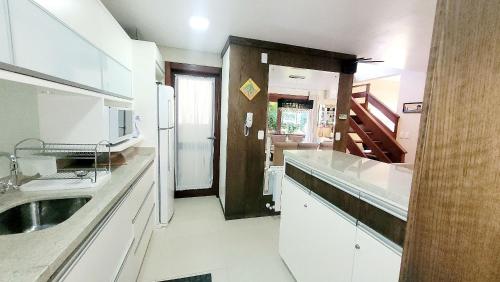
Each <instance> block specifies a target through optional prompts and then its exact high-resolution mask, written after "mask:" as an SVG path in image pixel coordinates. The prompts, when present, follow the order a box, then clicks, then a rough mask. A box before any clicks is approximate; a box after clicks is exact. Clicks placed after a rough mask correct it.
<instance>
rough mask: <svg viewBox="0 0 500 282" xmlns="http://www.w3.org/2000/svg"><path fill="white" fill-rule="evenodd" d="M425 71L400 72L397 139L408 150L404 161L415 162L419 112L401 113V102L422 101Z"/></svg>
mask: <svg viewBox="0 0 500 282" xmlns="http://www.w3.org/2000/svg"><path fill="white" fill-rule="evenodd" d="M425 79H426V73H425V72H414V71H404V72H403V73H402V74H401V80H400V91H399V101H398V114H399V115H400V119H399V128H398V138H397V139H398V141H399V142H400V143H401V145H403V147H404V148H405V149H406V150H407V151H408V153H407V154H406V157H405V162H407V163H414V162H415V152H416V150H417V141H418V131H419V127H420V114H416V113H411V114H405V113H403V103H411V102H422V100H423V97H424V89H425Z"/></svg>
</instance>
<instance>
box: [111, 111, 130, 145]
mask: <svg viewBox="0 0 500 282" xmlns="http://www.w3.org/2000/svg"><path fill="white" fill-rule="evenodd" d="M105 112H107V113H105V115H106V114H107V117H108V124H109V130H108V138H107V140H109V142H110V143H111V144H113V145H115V144H118V143H121V142H124V141H127V140H128V139H130V138H132V136H133V134H134V112H133V111H132V110H131V109H127V108H115V107H105Z"/></svg>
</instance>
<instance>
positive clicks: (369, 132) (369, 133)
mask: <svg viewBox="0 0 500 282" xmlns="http://www.w3.org/2000/svg"><path fill="white" fill-rule="evenodd" d="M347 133H356V132H355V131H354V130H351V129H349V131H347ZM365 133H366V134H368V135H372V134H373V132H371V131H365ZM378 142H381V141H378Z"/></svg>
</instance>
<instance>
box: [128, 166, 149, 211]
mask: <svg viewBox="0 0 500 282" xmlns="http://www.w3.org/2000/svg"><path fill="white" fill-rule="evenodd" d="M153 184H154V169H153V166H150V167H149V168H148V169H147V170H146V171H145V172H144V174H143V175H142V177H141V178H140V179H139V180H138V181H137V182H136V183H135V184H134V187H132V191H131V192H130V197H129V200H128V202H129V203H127V205H128V207H129V209H130V219H131V220H133V219H134V217H136V215H137V213H138V211H139V210H140V208H141V205H142V204H143V202H144V199H145V198H146V195H147V194H148V193H151V189H152V186H153Z"/></svg>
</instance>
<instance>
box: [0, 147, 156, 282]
mask: <svg viewBox="0 0 500 282" xmlns="http://www.w3.org/2000/svg"><path fill="white" fill-rule="evenodd" d="M128 152H130V155H129V156H128V157H127V156H126V159H127V164H125V165H123V166H120V167H119V168H117V169H115V170H113V172H112V173H111V177H110V179H109V181H107V182H106V183H104V184H102V185H101V186H98V187H95V188H89V189H79V190H73V191H69V190H65V191H64V190H63V191H55V192H54V191H51V192H49V191H39V192H21V191H16V192H8V193H6V194H3V195H0V212H2V211H5V210H7V209H9V208H11V207H14V206H17V205H20V204H23V203H27V202H31V201H37V200H42V199H53V198H65V197H76V196H84V195H90V196H92V199H91V200H90V201H89V202H88V203H87V204H85V205H84V206H83V207H82V208H81V209H79V210H78V211H77V212H76V213H75V214H74V215H73V216H71V217H70V218H69V219H67V220H66V221H64V222H62V223H60V224H58V225H56V226H53V227H50V228H47V229H43V230H39V231H35V232H32V233H26V234H23V233H21V234H12V235H0V281H16V282H17V281H47V280H48V279H49V278H50V276H51V275H52V274H53V273H54V272H55V271H56V270H57V269H58V268H59V267H60V266H61V265H62V264H63V263H64V262H65V261H66V259H68V258H69V257H70V256H71V254H72V252H73V251H74V250H75V249H76V248H77V247H78V246H79V245H80V244H81V243H82V242H83V241H84V240H85V238H86V237H87V236H88V235H89V234H90V232H91V231H92V230H93V229H94V228H95V227H96V226H97V224H98V223H99V221H100V220H101V219H102V218H104V216H105V215H106V214H107V213H108V211H109V210H111V208H112V207H113V205H114V204H115V203H116V202H117V201H119V200H120V199H121V197H122V196H123V195H124V194H125V193H126V191H127V189H128V188H129V187H130V186H131V185H132V183H133V182H134V180H135V179H136V178H137V177H138V176H139V175H140V174H141V173H142V172H143V171H144V169H145V168H146V167H147V166H148V165H149V164H151V163H152V162H153V160H154V157H155V154H154V149H152V148H133V149H130V150H129V151H128ZM127 154H129V153H127Z"/></svg>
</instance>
